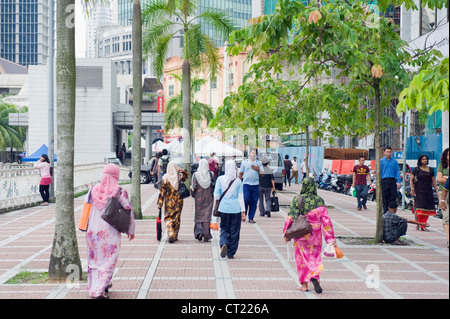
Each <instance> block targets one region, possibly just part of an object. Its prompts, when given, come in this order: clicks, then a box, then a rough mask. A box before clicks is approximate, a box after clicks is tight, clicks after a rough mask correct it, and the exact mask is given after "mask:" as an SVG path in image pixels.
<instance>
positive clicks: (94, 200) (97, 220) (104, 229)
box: [85, 164, 135, 299]
mask: <svg viewBox="0 0 450 319" xmlns="http://www.w3.org/2000/svg"><path fill="white" fill-rule="evenodd" d="M119 174H120V168H119V166H117V165H115V164H108V165H106V166H105V168H104V169H103V177H102V179H101V181H100V184H97V185H95V186H94V187H92V189H91V190H90V192H89V193H88V194H87V195H86V198H85V202H88V201H89V195H91V204H92V208H91V212H90V215H89V223H88V228H87V232H86V242H87V249H88V292H89V295H90V296H91V297H92V298H96V299H108V298H109V297H108V296H107V295H106V294H105V292H108V288H111V286H112V284H111V279H112V276H113V274H114V269H115V268H116V264H117V259H118V257H119V251H120V243H121V234H120V232H119V231H118V230H116V229H115V228H114V227H112V226H111V225H109V224H108V223H107V222H105V221H104V220H103V219H102V215H103V212H104V211H105V206H106V202H107V201H108V198H109V197H112V196H115V195H116V194H117V192H118V191H119V190H121V191H120V193H119V195H118V199H119V202H120V204H121V205H122V207H124V208H125V209H131V204H130V201H129V200H128V193H127V191H126V190H124V189H121V188H120V186H119ZM134 229H135V225H134V215H133V213H131V214H130V227H129V229H128V232H127V235H128V239H129V240H132V239H133V238H134Z"/></svg>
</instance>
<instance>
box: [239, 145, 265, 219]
mask: <svg viewBox="0 0 450 319" xmlns="http://www.w3.org/2000/svg"><path fill="white" fill-rule="evenodd" d="M256 155H258V151H257V150H256V149H255V148H252V149H250V153H249V157H248V159H246V160H244V161H243V162H242V164H241V168H240V170H239V179H240V180H242V181H243V183H244V201H245V212H246V214H247V215H248V222H249V223H251V224H254V223H255V220H254V217H255V213H256V206H257V204H258V198H259V172H260V170H261V169H262V164H261V162H260V161H258V160H257V159H256Z"/></svg>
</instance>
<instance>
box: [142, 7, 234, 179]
mask: <svg viewBox="0 0 450 319" xmlns="http://www.w3.org/2000/svg"><path fill="white" fill-rule="evenodd" d="M197 12H198V11H197V1H190V0H155V1H152V2H151V3H150V4H148V5H146V6H145V7H144V10H143V13H142V15H143V18H142V21H143V23H144V25H145V26H146V29H145V32H144V35H143V50H144V53H146V54H148V53H149V52H152V55H153V58H154V62H153V68H154V70H155V72H156V75H157V76H158V77H159V78H161V77H162V75H163V69H164V64H165V61H166V57H167V56H166V55H167V51H168V47H169V43H170V41H171V39H172V38H173V37H174V36H176V35H178V34H179V35H182V36H183V38H184V47H183V59H184V61H183V67H182V90H183V92H185V93H186V94H183V97H182V105H183V135H184V136H185V138H184V141H185V143H184V155H183V165H184V168H185V169H186V170H187V171H188V172H189V175H190V173H191V165H190V163H191V145H190V144H191V141H190V137H189V135H190V132H191V131H192V129H191V66H192V67H194V68H200V67H201V66H204V65H207V66H208V68H209V71H210V78H213V77H215V76H216V74H217V73H218V72H219V69H220V63H219V53H218V49H217V47H216V46H215V44H214V42H213V40H212V39H211V38H210V37H208V36H206V35H204V34H203V33H202V31H201V26H200V25H199V24H198V23H197V20H199V19H201V21H203V23H206V24H209V25H210V26H211V27H212V28H213V29H214V30H215V31H216V32H217V33H218V34H220V35H222V36H223V37H224V38H227V37H228V36H229V34H230V33H231V32H232V31H233V30H234V29H235V27H234V25H233V22H232V19H231V18H230V17H228V16H227V15H226V14H225V13H223V12H220V11H217V10H206V11H205V12H203V13H201V14H198V13H197ZM186 137H187V138H186ZM189 183H190V182H189V181H188V182H187V184H189Z"/></svg>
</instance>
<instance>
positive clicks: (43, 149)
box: [22, 144, 57, 162]
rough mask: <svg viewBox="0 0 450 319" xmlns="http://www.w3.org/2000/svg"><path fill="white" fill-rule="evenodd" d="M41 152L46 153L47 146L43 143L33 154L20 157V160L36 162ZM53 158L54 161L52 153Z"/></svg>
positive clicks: (54, 155) (54, 157) (54, 156)
mask: <svg viewBox="0 0 450 319" xmlns="http://www.w3.org/2000/svg"><path fill="white" fill-rule="evenodd" d="M42 154H47V155H48V147H47V145H45V144H42V146H41V147H40V148H39V149H38V150H37V151H36V152H34V153H33V154H31V155H29V156H27V157H22V162H37V161H38V160H39V159H40V158H41V157H42ZM53 159H54V161H55V162H56V160H57V158H56V154H53Z"/></svg>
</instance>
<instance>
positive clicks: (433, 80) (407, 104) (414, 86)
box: [397, 57, 449, 115]
mask: <svg viewBox="0 0 450 319" xmlns="http://www.w3.org/2000/svg"><path fill="white" fill-rule="evenodd" d="M448 79H449V59H448V57H447V58H445V59H443V60H442V61H441V62H440V63H438V64H436V65H433V66H429V67H427V68H424V69H422V70H421V71H420V72H419V74H417V75H415V76H414V78H413V79H412V81H411V84H410V86H409V87H407V88H406V89H404V90H403V91H402V92H401V94H400V98H399V101H400V102H399V104H398V106H397V113H401V112H405V111H406V110H408V109H417V110H425V111H427V112H428V114H430V115H431V114H432V113H434V112H436V111H438V110H441V111H448V110H449V96H448V94H449V92H448V87H449V80H448Z"/></svg>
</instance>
